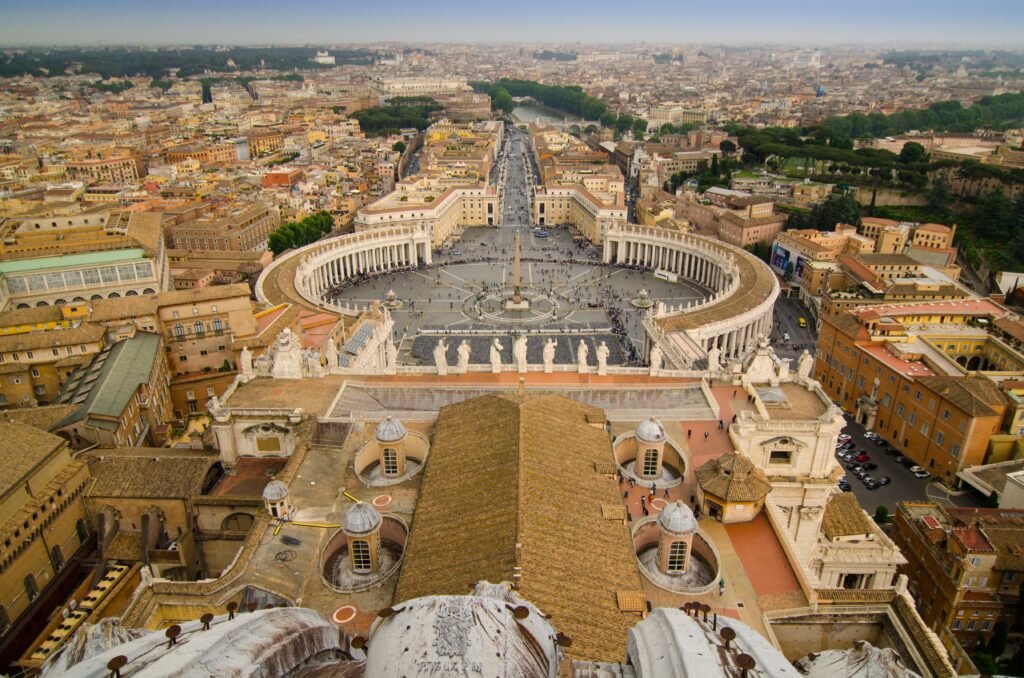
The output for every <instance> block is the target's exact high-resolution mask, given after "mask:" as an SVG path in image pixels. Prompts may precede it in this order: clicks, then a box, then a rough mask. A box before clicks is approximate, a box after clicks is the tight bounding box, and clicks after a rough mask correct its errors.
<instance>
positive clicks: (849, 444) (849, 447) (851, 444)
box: [842, 440, 856, 450]
mask: <svg viewBox="0 0 1024 678" xmlns="http://www.w3.org/2000/svg"><path fill="white" fill-rule="evenodd" d="M854 447H856V445H855V444H854V442H853V441H852V440H850V441H847V442H845V443H843V448H842V449H844V450H852V449H853V448H854Z"/></svg>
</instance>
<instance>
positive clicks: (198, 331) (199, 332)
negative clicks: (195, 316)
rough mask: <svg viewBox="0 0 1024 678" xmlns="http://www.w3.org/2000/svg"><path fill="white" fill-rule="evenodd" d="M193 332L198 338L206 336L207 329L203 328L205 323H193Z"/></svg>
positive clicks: (200, 321) (199, 321) (198, 321)
mask: <svg viewBox="0 0 1024 678" xmlns="http://www.w3.org/2000/svg"><path fill="white" fill-rule="evenodd" d="M192 331H193V332H194V333H195V335H196V336H197V337H201V336H203V335H204V334H206V328H205V327H204V326H203V321H202V320H197V321H195V322H194V323H192Z"/></svg>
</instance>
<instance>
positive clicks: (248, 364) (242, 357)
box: [238, 346, 253, 379]
mask: <svg viewBox="0 0 1024 678" xmlns="http://www.w3.org/2000/svg"><path fill="white" fill-rule="evenodd" d="M238 369H239V370H241V371H242V376H243V377H245V378H246V379H249V378H250V377H252V376H253V372H252V351H250V350H249V347H248V346H243V347H242V350H241V351H240V352H239V354H238Z"/></svg>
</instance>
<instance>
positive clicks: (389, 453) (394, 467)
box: [384, 447, 398, 476]
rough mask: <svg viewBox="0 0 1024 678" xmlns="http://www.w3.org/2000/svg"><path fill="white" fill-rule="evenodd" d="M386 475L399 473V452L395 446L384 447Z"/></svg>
mask: <svg viewBox="0 0 1024 678" xmlns="http://www.w3.org/2000/svg"><path fill="white" fill-rule="evenodd" d="M384 475H386V476H397V475H398V452H397V451H395V450H394V449H393V448H390V447H385V448H384Z"/></svg>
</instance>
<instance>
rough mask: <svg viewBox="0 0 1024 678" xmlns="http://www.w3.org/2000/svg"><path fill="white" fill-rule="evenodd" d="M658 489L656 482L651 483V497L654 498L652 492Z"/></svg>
mask: <svg viewBox="0 0 1024 678" xmlns="http://www.w3.org/2000/svg"><path fill="white" fill-rule="evenodd" d="M657 491H658V484H657V483H651V498H652V499H653V498H654V493H655V492H657Z"/></svg>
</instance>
